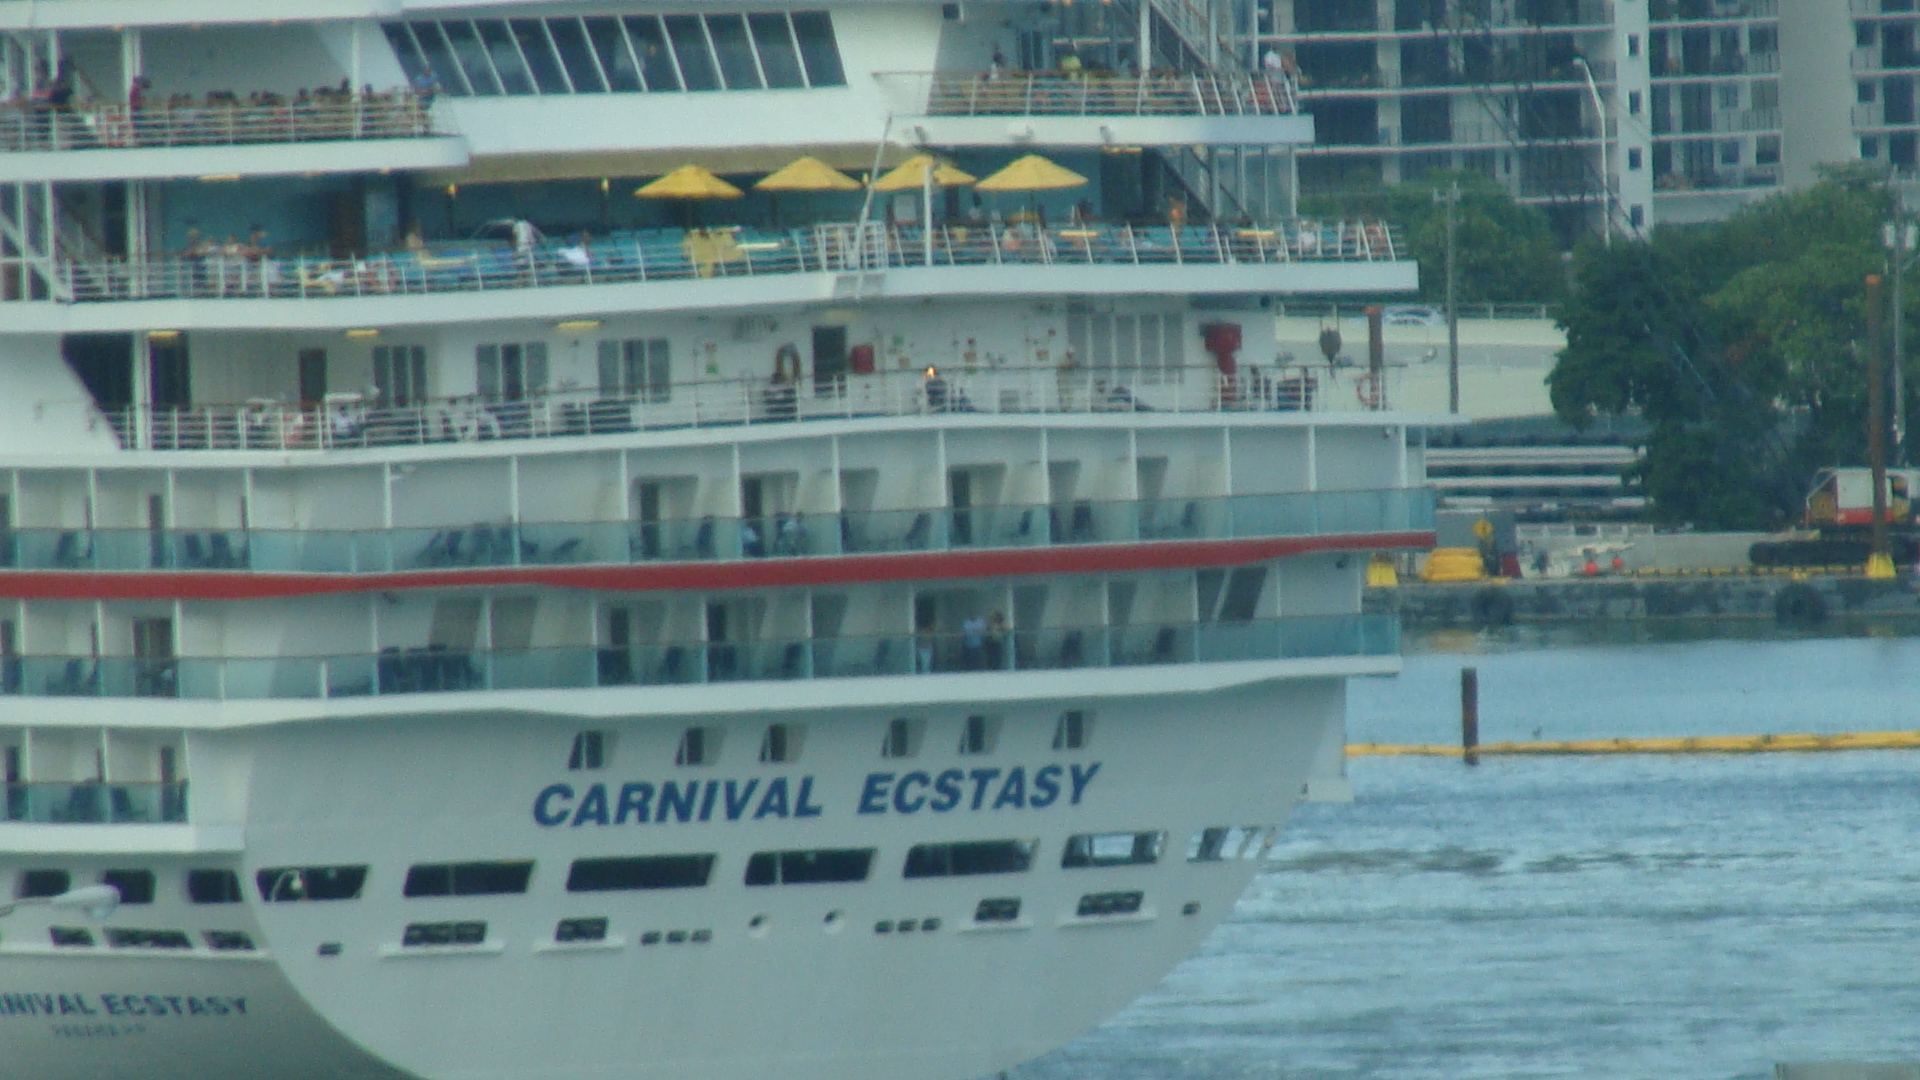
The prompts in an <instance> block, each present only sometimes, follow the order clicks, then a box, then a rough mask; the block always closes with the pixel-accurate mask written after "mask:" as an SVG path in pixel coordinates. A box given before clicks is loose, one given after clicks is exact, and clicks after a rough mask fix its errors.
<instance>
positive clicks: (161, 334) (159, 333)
mask: <svg viewBox="0 0 1920 1080" xmlns="http://www.w3.org/2000/svg"><path fill="white" fill-rule="evenodd" d="M179 337H180V331H178V330H149V331H147V340H148V341H174V340H176V339H178V338H179Z"/></svg>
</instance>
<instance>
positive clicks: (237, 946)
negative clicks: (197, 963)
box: [200, 930, 254, 952]
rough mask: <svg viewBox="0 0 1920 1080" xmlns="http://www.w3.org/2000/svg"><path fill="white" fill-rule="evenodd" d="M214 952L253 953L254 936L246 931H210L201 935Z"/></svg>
mask: <svg viewBox="0 0 1920 1080" xmlns="http://www.w3.org/2000/svg"><path fill="white" fill-rule="evenodd" d="M200 936H201V937H204V938H206V939H207V948H209V949H212V950H213V951H214V952H252V951H253V948H254V945H253V935H251V934H249V933H247V932H246V931H244V930H208V931H207V932H205V933H204V934H202V935H200Z"/></svg>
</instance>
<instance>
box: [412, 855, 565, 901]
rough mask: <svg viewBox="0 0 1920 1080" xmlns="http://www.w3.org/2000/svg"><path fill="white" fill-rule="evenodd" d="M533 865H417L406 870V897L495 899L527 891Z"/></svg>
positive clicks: (469, 863) (472, 863) (486, 863)
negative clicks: (486, 897) (490, 897)
mask: <svg viewBox="0 0 1920 1080" xmlns="http://www.w3.org/2000/svg"><path fill="white" fill-rule="evenodd" d="M532 876H533V863H532V862H531V861H530V860H529V861H522V862H468V863H421V864H419V865H418V866H414V867H411V868H409V869H408V870H407V883H406V885H405V886H404V887H403V888H402V890H401V892H402V893H403V894H404V895H406V896H410V897H411V896H498V895H501V894H504V893H523V892H526V891H527V881H528V879H529V878H531V877H532Z"/></svg>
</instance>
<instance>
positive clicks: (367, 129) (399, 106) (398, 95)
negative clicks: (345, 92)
mask: <svg viewBox="0 0 1920 1080" xmlns="http://www.w3.org/2000/svg"><path fill="white" fill-rule="evenodd" d="M433 134H435V132H434V128H433V120H432V116H431V114H430V112H429V110H428V105H427V102H425V101H423V100H422V99H421V98H419V97H418V96H416V95H414V94H410V93H405V92H401V91H395V92H392V93H385V94H372V95H356V96H352V97H331V96H329V97H317V98H311V99H308V100H305V101H298V102H291V101H290V102H284V103H277V104H270V105H261V104H241V103H238V102H232V103H222V102H212V103H200V102H196V103H192V104H152V105H144V106H142V107H140V108H138V109H135V108H132V107H130V106H127V105H76V106H72V107H67V108H51V107H46V106H39V107H32V106H8V107H5V108H0V151H27V150H86V149H128V148H142V147H167V146H234V145H242V144H252V143H284V142H314V141H326V140H340V139H412V138H422V137H425V136H429V135H433Z"/></svg>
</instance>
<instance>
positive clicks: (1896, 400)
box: [1880, 205, 1920, 465]
mask: <svg viewBox="0 0 1920 1080" xmlns="http://www.w3.org/2000/svg"><path fill="white" fill-rule="evenodd" d="M1904 210H1905V208H1904V207H1903V206H1900V205H1896V206H1895V208H1894V219H1893V220H1892V221H1890V222H1888V223H1887V224H1886V225H1884V226H1882V227H1881V229H1880V242H1881V243H1882V244H1883V245H1885V247H1886V248H1887V251H1888V256H1887V261H1888V263H1889V264H1891V265H1890V266H1889V269H1890V270H1892V271H1893V327H1892V330H1893V417H1892V423H1891V424H1890V425H1889V434H1890V435H1891V436H1892V439H1891V441H1892V443H1893V446H1892V451H1893V452H1892V454H1891V455H1890V457H1891V460H1892V463H1893V464H1895V465H1905V464H1906V463H1907V393H1906V390H1907V387H1906V371H1905V368H1906V342H1905V336H1904V325H1905V323H1906V321H1907V320H1906V308H1905V306H1904V304H1905V301H1904V299H1903V297H1902V295H1901V293H1902V290H1903V285H1904V278H1905V276H1906V267H1907V263H1908V261H1909V260H1911V259H1912V258H1913V253H1914V251H1915V250H1916V249H1920V225H1916V224H1914V222H1913V221H1912V220H1910V219H1908V218H1907V217H1906V215H1905V213H1904Z"/></svg>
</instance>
